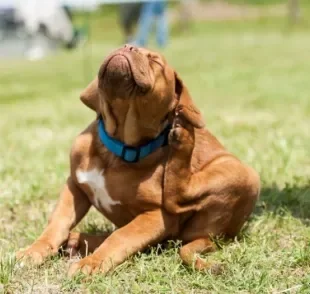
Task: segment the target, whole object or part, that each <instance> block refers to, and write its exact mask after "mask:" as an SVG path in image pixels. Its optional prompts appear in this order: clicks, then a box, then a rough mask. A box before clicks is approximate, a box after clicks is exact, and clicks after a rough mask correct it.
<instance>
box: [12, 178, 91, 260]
mask: <svg viewBox="0 0 310 294" xmlns="http://www.w3.org/2000/svg"><path fill="white" fill-rule="evenodd" d="M90 205H91V204H90V202H89V200H88V198H87V196H86V195H85V194H84V192H83V191H81V190H80V189H79V188H78V187H77V185H76V184H75V183H74V182H73V180H72V179H71V178H69V179H68V181H67V183H66V185H65V187H64V189H63V191H62V193H61V195H60V200H59V202H58V204H57V206H56V208H55V210H54V212H53V213H52V215H51V217H50V220H49V223H48V225H47V227H46V228H45V230H44V231H43V233H42V234H41V236H40V237H39V238H38V239H37V240H36V241H35V242H34V243H33V244H32V245H31V246H30V247H29V248H28V249H26V250H21V251H19V252H17V254H16V255H17V259H22V258H27V259H30V261H32V262H33V263H34V264H40V263H42V262H43V261H44V260H45V259H46V258H47V257H48V256H50V255H54V254H56V253H57V252H58V249H59V247H60V246H61V245H62V244H63V243H64V242H65V241H66V240H67V239H68V236H69V233H70V230H71V229H72V228H73V227H74V226H75V225H76V224H77V223H78V222H79V221H80V220H81V219H82V218H83V217H84V216H85V214H86V213H87V211H88V210H89V208H90Z"/></svg>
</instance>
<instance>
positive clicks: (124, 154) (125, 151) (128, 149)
mask: <svg viewBox="0 0 310 294" xmlns="http://www.w3.org/2000/svg"><path fill="white" fill-rule="evenodd" d="M140 150H141V149H140V147H132V146H127V145H125V146H124V147H123V150H122V154H121V158H122V159H123V160H125V161H130V162H138V161H139V159H140ZM127 151H128V152H129V153H127ZM130 152H135V154H136V155H135V157H134V159H133V160H128V159H127V158H126V154H130ZM130 157H131V156H130Z"/></svg>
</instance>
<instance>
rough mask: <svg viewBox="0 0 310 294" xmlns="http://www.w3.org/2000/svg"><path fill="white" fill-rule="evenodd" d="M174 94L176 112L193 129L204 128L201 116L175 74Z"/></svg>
mask: <svg viewBox="0 0 310 294" xmlns="http://www.w3.org/2000/svg"><path fill="white" fill-rule="evenodd" d="M174 75H175V93H176V95H177V99H178V100H179V104H178V107H177V112H178V113H179V114H180V115H183V116H184V118H185V119H187V120H188V122H190V123H191V124H192V125H193V126H194V127H195V128H198V129H201V128H203V127H204V125H205V124H204V121H203V118H202V115H201V113H200V111H199V110H198V108H197V107H196V106H195V105H194V102H193V100H192V98H191V96H190V94H189V92H188V90H187V88H186V86H185V85H184V83H183V81H182V80H181V78H180V77H179V76H178V74H177V73H176V72H175V74H174Z"/></svg>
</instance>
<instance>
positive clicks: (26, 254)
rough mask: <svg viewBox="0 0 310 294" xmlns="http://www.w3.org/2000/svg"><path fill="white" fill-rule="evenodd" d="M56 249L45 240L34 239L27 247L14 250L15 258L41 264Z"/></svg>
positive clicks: (53, 253) (55, 251)
mask: <svg viewBox="0 0 310 294" xmlns="http://www.w3.org/2000/svg"><path fill="white" fill-rule="evenodd" d="M56 253H57V250H54V249H53V247H52V246H51V245H50V244H49V243H47V242H45V241H36V242H35V243H33V244H32V245H31V246H30V247H29V248H27V249H25V250H20V251H18V252H16V259H17V260H18V261H20V262H21V265H23V264H24V262H30V263H31V264H34V265H40V264H42V263H43V262H44V261H45V260H46V259H47V258H48V257H49V256H51V255H55V254H56Z"/></svg>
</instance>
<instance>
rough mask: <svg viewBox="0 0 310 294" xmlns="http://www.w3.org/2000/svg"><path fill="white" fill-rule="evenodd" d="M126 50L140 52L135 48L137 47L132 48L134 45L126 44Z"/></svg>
mask: <svg viewBox="0 0 310 294" xmlns="http://www.w3.org/2000/svg"><path fill="white" fill-rule="evenodd" d="M124 50H126V51H137V50H138V48H137V47H135V46H132V45H129V44H126V45H125V46H124Z"/></svg>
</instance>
